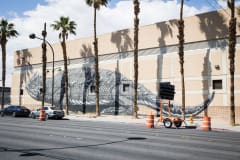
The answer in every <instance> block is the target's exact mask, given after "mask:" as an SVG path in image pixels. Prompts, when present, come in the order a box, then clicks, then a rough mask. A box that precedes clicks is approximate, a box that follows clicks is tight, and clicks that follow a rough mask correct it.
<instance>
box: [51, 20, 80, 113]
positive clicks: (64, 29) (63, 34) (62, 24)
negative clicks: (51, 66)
mask: <svg viewBox="0 0 240 160" xmlns="http://www.w3.org/2000/svg"><path fill="white" fill-rule="evenodd" d="M76 25H77V24H76V23H75V22H74V21H70V19H69V17H63V16H61V17H60V19H59V21H55V22H54V24H51V27H53V29H54V30H57V31H58V30H60V33H59V39H60V40H61V39H62V41H61V46H62V50H63V59H64V80H65V94H66V114H67V115H68V114H69V112H68V110H69V104H68V102H69V100H68V98H69V97H68V68H67V48H66V39H67V38H68V34H73V35H76V32H75V30H76Z"/></svg>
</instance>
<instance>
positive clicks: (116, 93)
mask: <svg viewBox="0 0 240 160" xmlns="http://www.w3.org/2000/svg"><path fill="white" fill-rule="evenodd" d="M99 73H100V88H99V90H100V102H99V103H100V111H101V113H102V114H132V104H133V98H132V97H133V96H132V91H133V82H132V81H131V80H129V79H127V78H126V77H125V76H124V75H122V74H121V73H119V72H114V71H110V70H106V69H100V70H99ZM68 75H69V82H70V83H69V106H70V108H69V110H70V111H81V112H95V91H94V89H95V87H94V84H95V78H94V77H95V71H94V69H93V68H91V67H88V66H83V67H80V68H72V69H69V73H68ZM64 85H65V84H64V74H63V72H59V73H58V74H56V75H55V81H54V102H53V103H54V105H55V106H56V107H59V108H60V109H63V108H64V104H65V93H64V92H65V90H64V87H65V86H64ZM41 87H42V77H41V74H40V73H37V72H36V73H35V74H34V75H33V76H32V77H31V79H30V80H29V81H28V82H27V84H26V90H27V92H28V94H29V95H30V96H31V97H32V98H33V99H35V100H37V101H41V98H42V95H41V92H40V88H41ZM213 98H214V92H213V93H212V94H211V95H209V96H208V98H207V99H206V100H205V101H204V102H203V103H202V104H199V105H196V106H189V107H186V116H190V115H191V114H192V115H193V116H196V115H198V114H199V113H201V112H202V111H203V110H204V109H206V108H207V107H208V106H209V104H210V103H211V101H212V100H213ZM45 101H46V102H48V103H51V102H52V79H51V78H48V79H47V80H46V97H45ZM137 103H138V105H144V106H147V107H150V108H152V109H154V110H159V97H158V95H155V94H154V93H152V92H151V91H150V90H148V89H147V88H146V87H144V86H143V85H142V84H138V99H137ZM170 108H171V111H170V112H171V114H172V116H181V115H182V110H181V106H180V105H176V104H171V106H170ZM163 113H164V114H167V113H168V110H167V106H163Z"/></svg>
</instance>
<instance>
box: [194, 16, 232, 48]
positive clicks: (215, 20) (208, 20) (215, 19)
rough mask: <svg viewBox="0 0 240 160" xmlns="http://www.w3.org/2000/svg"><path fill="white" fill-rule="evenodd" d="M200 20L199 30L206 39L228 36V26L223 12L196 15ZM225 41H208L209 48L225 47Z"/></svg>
mask: <svg viewBox="0 0 240 160" xmlns="http://www.w3.org/2000/svg"><path fill="white" fill-rule="evenodd" d="M197 17H198V18H199V20H200V24H199V25H200V30H201V31H202V33H204V34H205V37H206V39H207V40H208V41H209V40H214V39H217V38H218V39H221V38H226V37H228V26H227V24H226V19H225V17H224V15H223V14H221V13H219V12H216V11H214V12H210V13H204V14H200V15H197ZM226 43H227V41H217V42H215V43H212V42H211V41H209V42H208V45H209V47H210V48H216V47H220V48H221V49H225V46H226Z"/></svg>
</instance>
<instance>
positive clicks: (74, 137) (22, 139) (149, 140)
mask: <svg viewBox="0 0 240 160" xmlns="http://www.w3.org/2000/svg"><path fill="white" fill-rule="evenodd" d="M173 159H177V160H203V159H204V160H214V159H215V160H239V159H240V134H239V132H229V131H228V132H226V131H211V132H208V131H201V130H196V129H165V128H163V127H159V128H155V129H147V128H145V126H144V125H140V124H126V123H113V122H109V123H107V122H94V121H76V120H48V121H45V122H41V121H38V120H36V119H35V120H34V119H30V118H12V117H0V160H173Z"/></svg>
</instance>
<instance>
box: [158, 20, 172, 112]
mask: <svg viewBox="0 0 240 160" xmlns="http://www.w3.org/2000/svg"><path fill="white" fill-rule="evenodd" d="M176 24H177V21H176V20H171V21H169V22H168V23H167V22H160V23H157V24H156V27H157V28H158V29H159V30H160V36H159V38H158V46H159V47H160V52H159V54H158V56H157V84H156V93H157V96H156V104H160V102H159V100H160V98H159V92H160V91H159V88H160V86H159V84H160V82H161V81H162V78H163V57H164V56H163V55H164V54H166V53H167V47H166V46H167V43H166V40H165V39H166V38H167V37H169V36H170V37H173V30H172V27H173V26H174V25H176ZM159 110H160V106H159V109H158V110H157V111H159ZM157 116H159V113H157Z"/></svg>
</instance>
